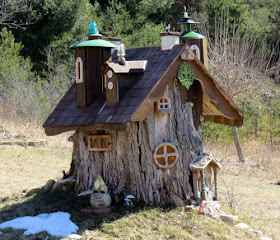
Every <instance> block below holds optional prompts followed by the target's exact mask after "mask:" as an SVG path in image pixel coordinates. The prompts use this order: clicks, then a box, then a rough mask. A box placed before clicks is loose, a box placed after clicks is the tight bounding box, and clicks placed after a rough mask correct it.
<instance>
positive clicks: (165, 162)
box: [154, 142, 179, 169]
mask: <svg viewBox="0 0 280 240" xmlns="http://www.w3.org/2000/svg"><path fill="white" fill-rule="evenodd" d="M178 156H179V154H178V150H177V148H176V146H175V145H173V144H171V143H168V142H164V143H161V144H160V145H158V146H157V147H156V149H155V151H154V162H155V164H156V165H157V166H158V167H159V168H164V169H167V168H172V167H174V166H175V164H176V162H177V160H178Z"/></svg>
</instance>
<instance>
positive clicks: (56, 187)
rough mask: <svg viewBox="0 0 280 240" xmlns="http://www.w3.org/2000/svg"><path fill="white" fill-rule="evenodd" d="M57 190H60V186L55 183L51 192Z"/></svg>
mask: <svg viewBox="0 0 280 240" xmlns="http://www.w3.org/2000/svg"><path fill="white" fill-rule="evenodd" d="M57 189H62V185H61V184H60V183H59V182H56V183H55V184H54V185H53V187H52V191H54V190H57Z"/></svg>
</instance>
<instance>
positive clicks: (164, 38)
mask: <svg viewBox="0 0 280 240" xmlns="http://www.w3.org/2000/svg"><path fill="white" fill-rule="evenodd" d="M180 35H181V34H180V33H179V32H162V33H160V38H161V50H170V49H171V48H172V47H173V46H174V45H178V44H179V43H180Z"/></svg>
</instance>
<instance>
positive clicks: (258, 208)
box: [205, 142, 280, 239]
mask: <svg viewBox="0 0 280 240" xmlns="http://www.w3.org/2000/svg"><path fill="white" fill-rule="evenodd" d="M205 151H206V152H207V151H208V152H211V153H212V154H213V155H214V156H215V157H216V158H217V160H219V161H221V163H222V165H223V169H222V171H221V177H220V179H219V188H220V197H221V203H223V204H225V205H230V206H231V207H233V210H235V211H236V213H237V214H238V215H240V216H242V215H246V217H245V218H246V220H247V222H248V223H251V224H253V226H254V227H255V228H256V229H259V230H262V231H264V232H265V233H266V234H267V235H270V236H272V237H273V239H280V231H279V229H280V202H279V199H280V185H278V184H277V183H279V182H280V146H274V147H271V146H269V145H265V144H261V143H258V142H248V143H246V144H243V151H244V155H245V163H242V162H239V161H238V157H237V154H236V150H235V148H234V145H233V144H209V143H208V144H207V145H206V147H205Z"/></svg>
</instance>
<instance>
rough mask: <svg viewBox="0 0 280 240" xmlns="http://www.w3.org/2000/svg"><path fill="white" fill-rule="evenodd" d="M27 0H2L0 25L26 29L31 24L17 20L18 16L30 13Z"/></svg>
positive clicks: (0, 3) (0, 4)
mask: <svg viewBox="0 0 280 240" xmlns="http://www.w3.org/2000/svg"><path fill="white" fill-rule="evenodd" d="M30 9H31V7H30V4H28V2H27V0H2V1H1V2H0V25H6V26H9V27H11V28H18V27H20V28H24V27H26V26H27V25H28V24H29V22H28V21H22V20H19V19H16V14H18V13H24V12H28V11H30Z"/></svg>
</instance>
